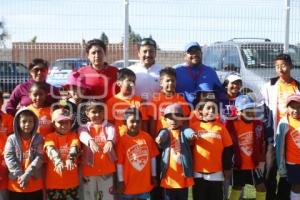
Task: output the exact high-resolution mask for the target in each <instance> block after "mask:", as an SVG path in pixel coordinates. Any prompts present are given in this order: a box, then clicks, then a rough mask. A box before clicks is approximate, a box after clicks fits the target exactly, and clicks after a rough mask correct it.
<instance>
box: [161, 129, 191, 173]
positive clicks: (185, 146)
mask: <svg viewBox="0 0 300 200" xmlns="http://www.w3.org/2000/svg"><path fill="white" fill-rule="evenodd" d="M194 133H195V131H193V130H192V129H191V128H188V127H182V128H181V129H180V149H181V156H180V159H181V163H182V168H183V173H184V176H185V177H193V161H192V152H191V149H190V142H189V140H190V139H191V137H192V135H193V134H194ZM158 136H159V137H160V138H162V141H163V142H161V143H160V144H159V148H161V149H162V158H161V178H163V177H164V176H165V175H166V172H167V168H168V167H169V160H170V150H171V138H170V130H169V129H162V130H161V131H160V132H159V133H158Z"/></svg>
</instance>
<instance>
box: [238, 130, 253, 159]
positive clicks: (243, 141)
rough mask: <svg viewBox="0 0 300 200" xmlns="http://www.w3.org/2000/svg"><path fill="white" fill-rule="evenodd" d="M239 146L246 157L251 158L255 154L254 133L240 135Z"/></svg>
mask: <svg viewBox="0 0 300 200" xmlns="http://www.w3.org/2000/svg"><path fill="white" fill-rule="evenodd" d="M238 137H239V146H240V149H241V151H242V152H243V153H244V154H245V155H246V156H251V155H252V152H253V136H252V132H251V131H250V132H245V133H242V134H240V135H239V136H238Z"/></svg>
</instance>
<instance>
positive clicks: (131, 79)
mask: <svg viewBox="0 0 300 200" xmlns="http://www.w3.org/2000/svg"><path fill="white" fill-rule="evenodd" d="M117 79H118V80H117V85H118V86H119V87H120V92H119V93H118V94H116V95H114V96H113V97H111V98H110V99H109V100H108V101H107V102H106V103H107V111H108V120H109V121H110V122H111V123H113V124H114V125H115V126H116V129H117V131H118V135H119V136H122V135H124V134H125V133H126V126H124V124H123V120H124V113H125V111H126V109H128V108H131V107H135V108H137V109H138V110H139V111H140V112H141V113H142V130H145V131H146V130H148V111H147V107H146V106H145V105H143V102H142V98H141V97H140V96H135V95H134V84H135V80H136V76H135V74H134V72H133V71H131V70H130V69H127V68H123V69H120V70H119V71H118V77H117Z"/></svg>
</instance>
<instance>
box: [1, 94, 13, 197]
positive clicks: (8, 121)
mask: <svg viewBox="0 0 300 200" xmlns="http://www.w3.org/2000/svg"><path fill="white" fill-rule="evenodd" d="M2 105H3V94H2V92H0V109H1V107H2ZM12 124H13V117H11V116H10V115H8V114H6V113H3V112H2V111H0V200H6V199H9V198H8V190H7V181H8V171H7V167H6V164H5V161H4V156H3V155H4V146H5V143H6V139H7V136H8V135H9V134H10V133H11V132H12V131H13V130H12Z"/></svg>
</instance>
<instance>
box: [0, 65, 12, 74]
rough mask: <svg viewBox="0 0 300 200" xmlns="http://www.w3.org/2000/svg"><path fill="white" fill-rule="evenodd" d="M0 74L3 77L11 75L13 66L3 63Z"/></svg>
mask: <svg viewBox="0 0 300 200" xmlns="http://www.w3.org/2000/svg"><path fill="white" fill-rule="evenodd" d="M0 73H1V74H3V75H8V74H12V73H13V65H12V63H11V62H3V63H1V65H0Z"/></svg>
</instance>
